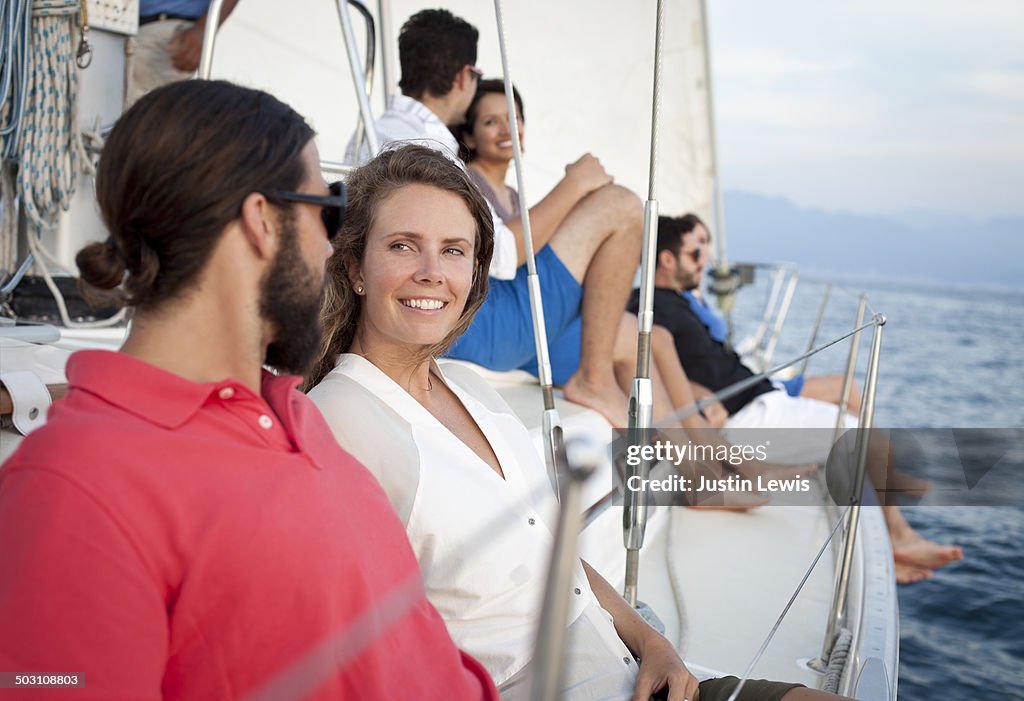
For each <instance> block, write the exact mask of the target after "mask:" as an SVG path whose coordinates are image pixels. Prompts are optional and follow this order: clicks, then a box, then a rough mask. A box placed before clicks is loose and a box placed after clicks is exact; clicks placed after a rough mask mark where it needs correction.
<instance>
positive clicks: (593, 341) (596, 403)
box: [550, 185, 643, 426]
mask: <svg viewBox="0 0 1024 701" xmlns="http://www.w3.org/2000/svg"><path fill="white" fill-rule="evenodd" d="M642 228H643V210H642V208H641V204H640V200H639V198H638V197H637V196H636V195H634V194H633V193H632V192H630V191H629V190H627V189H625V188H623V187H619V186H618V185H606V186H604V187H602V188H598V189H597V190H595V191H594V192H592V193H590V194H589V195H587V196H586V197H584V198H583V199H582V200H580V202H579V203H578V204H577V205H576V206H575V207H573V209H572V210H571V211H570V212H569V214H568V216H566V218H565V220H564V221H563V222H562V223H561V225H560V226H559V227H558V230H557V231H556V232H555V234H554V236H553V237H552V238H551V244H550V245H551V248H552V249H553V250H554V252H555V253H556V254H557V255H558V257H559V258H560V259H561V261H562V263H564V264H565V267H566V268H568V269H569V272H571V273H572V274H573V276H574V277H575V278H576V279H577V280H578V281H580V282H581V283H582V285H583V310H582V316H583V327H582V334H581V343H580V367H579V369H578V370H577V371H576V373H575V374H573V376H572V377H570V378H569V380H568V382H566V383H565V386H564V387H563V391H564V393H565V397H566V399H569V400H570V401H574V402H576V403H578V404H583V405H584V406H589V407H590V408H592V409H595V410H597V411H599V412H600V413H601V414H603V415H604V416H605V417H606V418H607V419H608V420H609V421H611V422H612V424H613V425H615V426H625V425H626V407H627V401H626V396H625V395H624V394H623V392H622V390H621V389H620V388H619V385H618V383H617V382H616V377H615V372H614V370H613V366H612V363H611V362H610V361H611V359H612V357H613V349H614V346H615V340H616V335H617V333H618V330H619V324H620V323H621V321H622V314H623V310H624V309H625V308H626V300H627V299H628V298H629V292H630V289H631V286H632V282H633V275H634V274H635V272H636V267H637V265H638V264H639V262H640V233H641V229H642Z"/></svg>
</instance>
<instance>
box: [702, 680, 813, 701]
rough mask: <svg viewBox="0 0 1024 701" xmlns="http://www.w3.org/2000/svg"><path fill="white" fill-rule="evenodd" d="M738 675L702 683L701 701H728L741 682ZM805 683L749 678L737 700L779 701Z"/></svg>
mask: <svg viewBox="0 0 1024 701" xmlns="http://www.w3.org/2000/svg"><path fill="white" fill-rule="evenodd" d="M739 681H740V680H739V679H738V678H736V677H718V678H716V679H708V680H707V681H703V682H701V683H700V701H726V699H728V698H729V694H731V693H732V690H733V689H735V688H736V684H738V683H739ZM802 686H803V684H792V683H789V682H770V681H766V680H764V679H748V680H747V683H746V684H744V685H743V689H742V690H741V691H740V695H739V696H738V697H736V700H737V701H779V699H781V698H782V697H783V696H784V695H785V693H786V692H787V691H790V690H792V689H797V688H799V687H802Z"/></svg>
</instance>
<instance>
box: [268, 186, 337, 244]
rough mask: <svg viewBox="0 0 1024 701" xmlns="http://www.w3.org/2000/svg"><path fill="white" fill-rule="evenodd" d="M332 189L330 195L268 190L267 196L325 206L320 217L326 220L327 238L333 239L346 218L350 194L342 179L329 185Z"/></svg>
mask: <svg viewBox="0 0 1024 701" xmlns="http://www.w3.org/2000/svg"><path fill="white" fill-rule="evenodd" d="M327 187H328V189H329V190H330V191H331V194H330V195H311V194H309V193H307V192H279V191H274V192H268V193H266V195H267V197H270V198H276V199H279V200H284V201H286V202H303V203H305V204H316V205H320V206H321V207H323V209H322V210H320V218H321V219H323V221H324V228H326V229H327V238H329V239H333V238H334V237H335V236H337V235H338V231H339V230H340V229H341V222H342V221H344V219H345V204H346V203H347V202H348V194H347V193H346V192H345V183H343V182H341V181H340V180H338V181H335V182H333V183H331V184H330V185H328V186H327Z"/></svg>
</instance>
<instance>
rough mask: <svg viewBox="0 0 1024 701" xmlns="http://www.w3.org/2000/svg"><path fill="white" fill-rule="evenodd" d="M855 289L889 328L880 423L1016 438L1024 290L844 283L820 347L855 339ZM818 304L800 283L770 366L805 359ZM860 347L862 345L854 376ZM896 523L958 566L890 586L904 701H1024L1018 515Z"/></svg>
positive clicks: (1022, 552) (965, 510) (1023, 384)
mask: <svg viewBox="0 0 1024 701" xmlns="http://www.w3.org/2000/svg"><path fill="white" fill-rule="evenodd" d="M759 278H760V279H758V280H757V282H756V284H755V285H754V286H753V287H749V288H744V289H743V290H742V291H741V293H740V295H739V299H738V303H737V311H736V313H735V315H734V321H735V324H736V337H737V338H743V337H744V336H745V335H746V334H749V333H751V332H752V331H753V330H754V328H755V327H756V325H757V321H758V320H759V318H760V314H761V311H762V309H763V306H764V303H765V301H766V299H767V290H768V287H769V285H770V282H769V279H768V278H769V276H768V275H767V274H761V273H760V271H759ZM862 291H863V292H865V293H867V295H868V300H869V304H870V307H871V309H873V310H874V311H876V312H879V313H882V314H884V315H885V317H886V319H887V324H886V325H885V327H884V331H883V340H882V355H881V361H880V364H879V385H878V396H877V402H876V412H875V423H876V425H879V426H883V427H887V428H980V427H985V428H1003V427H1017V428H1020V427H1024V290H1012V289H1010V290H1008V289H1001V290H997V289H982V288H972V287H955V286H941V285H936V284H927V283H914V284H909V283H907V284H904V283H890V282H879V281H873V282H872V281H866V282H862V283H853V282H849V281H844V282H843V283H841V284H840V285H837V286H834V287H833V288H832V292H831V296H830V298H829V304H828V315H827V317H826V323H825V324H824V325H823V327H822V330H821V332H820V334H819V337H818V344H819V345H820V344H822V343H824V342H826V341H828V340H831V339H833V338H835V337H837V336H839V335H841V334H842V333H844V332H845V331H847V330H849V329H850V328H852V326H853V321H854V316H855V314H856V308H857V299H856V294H857V293H859V292H862ZM824 292H825V284H824V283H822V282H819V281H815V280H804V279H802V280H801V281H800V283H799V285H798V287H797V292H796V296H795V298H794V302H793V306H792V309H791V311H790V314H789V317H788V319H787V322H786V325H785V327H784V331H783V334H782V336H781V338H780V340H779V346H778V349H777V350H776V353H775V356H774V362H782V361H784V360H786V359H788V358H792V357H795V356H796V355H799V354H800V353H802V352H804V350H805V349H806V347H807V343H808V337H809V333H810V329H811V327H812V325H813V322H814V319H815V316H816V314H817V311H818V305H819V303H820V301H821V299H822V296H823V294H824ZM869 333H870V331H869ZM869 346H870V336H869V335H868V336H865V337H864V339H863V340H862V342H861V353H860V361H859V371H858V372H859V374H858V376H859V377H860V378H863V371H864V369H865V367H866V364H867V348H868V347H869ZM847 352H848V346H846V345H842V346H841V347H839V346H837V347H834V348H831V349H829V350H827V351H824V352H823V353H821V354H820V355H819V356H816V357H815V358H814V359H813V360H812V362H811V365H810V367H809V368H808V374H822V373H838V372H841V371H842V370H843V368H844V367H845V363H846V356H847ZM773 364H774V363H773ZM861 386H863V383H862V382H861ZM1022 449H1024V446H1015V450H1017V451H1020V450H1022ZM1018 462H1019V461H1018ZM930 469H933V468H930ZM929 476H932V477H934V476H935V473H934V472H930V473H929ZM940 477H941V475H940ZM1007 479H1016V480H1024V474H1021V475H1012V474H1011V476H1010V477H1008V478H1007ZM1020 486H1021V485H1020V483H1018V484H1017V485H1016V488H1017V493H1018V494H1019V493H1020ZM904 511H905V513H906V515H907V519H908V520H909V521H910V523H911V525H913V526H914V528H916V529H917V530H918V531H919V532H921V533H922V534H923V535H924V536H925V537H927V538H930V539H932V540H935V541H939V542H947V543H956V544H959V545H961V546H962V547H963V549H964V555H965V559H964V561H962V562H958V563H954V564H952V565H950V566H948V567H945V568H943V569H940V570H937V571H935V573H934V575H933V576H932V578H931V579H929V580H927V581H925V582H921V583H918V584H913V585H904V586H901V587H900V588H899V604H900V680H899V698H900V699H901V700H906V701H931V700H932V699H940V698H941V699H957V700H960V699H969V700H972V701H989V700H991V701H996V700H999V701H1005V700H1006V699H1024V503H1017V504H1014V505H1008V506H926V505H918V506H909V507H906V508H905V509H904Z"/></svg>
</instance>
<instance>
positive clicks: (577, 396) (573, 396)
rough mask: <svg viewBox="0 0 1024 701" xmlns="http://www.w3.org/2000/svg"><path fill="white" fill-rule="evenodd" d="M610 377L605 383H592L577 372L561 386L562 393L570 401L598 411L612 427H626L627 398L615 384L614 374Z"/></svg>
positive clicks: (627, 418)
mask: <svg viewBox="0 0 1024 701" xmlns="http://www.w3.org/2000/svg"><path fill="white" fill-rule="evenodd" d="M610 378H611V379H610V381H609V382H607V383H603V384H593V383H589V382H587V381H586V380H585V379H584V378H583V377H582V375H581V373H579V372H577V373H576V374H575V375H573V376H572V377H570V378H569V381H568V382H566V383H565V385H563V386H562V394H563V395H565V398H566V399H568V400H569V401H570V402H575V403H576V404H582V405H583V406H585V407H588V408H590V409H593V410H594V411H596V412H598V413H599V414H601V416H603V417H604V418H606V419H607V420H608V421H609V423H611V425H612V426H613V427H614V428H626V427H627V426H628V425H629V412H628V407H629V398H628V397H626V395H625V394H623V393H622V390H621V389H619V387H618V385H616V384H615V378H614V376H610Z"/></svg>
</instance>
